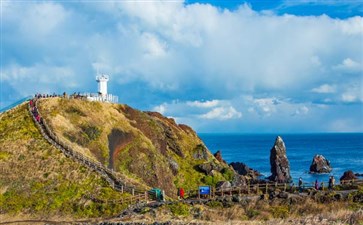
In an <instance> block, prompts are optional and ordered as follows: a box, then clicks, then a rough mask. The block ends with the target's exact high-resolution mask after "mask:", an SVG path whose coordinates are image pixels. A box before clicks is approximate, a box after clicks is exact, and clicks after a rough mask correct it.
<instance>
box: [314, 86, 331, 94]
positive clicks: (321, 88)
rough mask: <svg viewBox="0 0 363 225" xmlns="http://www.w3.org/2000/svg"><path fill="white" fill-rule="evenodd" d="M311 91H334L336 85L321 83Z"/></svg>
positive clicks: (324, 92)
mask: <svg viewBox="0 0 363 225" xmlns="http://www.w3.org/2000/svg"><path fill="white" fill-rule="evenodd" d="M311 91H312V92H315V93H323V94H326V93H335V91H336V87H335V86H333V85H329V84H322V85H320V86H319V87H316V88H313V89H312V90H311Z"/></svg>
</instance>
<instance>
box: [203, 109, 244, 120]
mask: <svg viewBox="0 0 363 225" xmlns="http://www.w3.org/2000/svg"><path fill="white" fill-rule="evenodd" d="M199 117H200V118H203V119H219V120H228V119H235V118H241V117H242V113H241V112H238V111H237V110H236V109H235V108H233V107H232V106H229V107H226V108H225V107H217V108H214V109H212V110H211V111H209V112H207V113H206V114H203V115H200V116H199Z"/></svg>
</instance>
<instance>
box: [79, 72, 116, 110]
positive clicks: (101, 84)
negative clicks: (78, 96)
mask: <svg viewBox="0 0 363 225" xmlns="http://www.w3.org/2000/svg"><path fill="white" fill-rule="evenodd" d="M109 80H110V78H109V76H108V75H105V74H102V75H97V76H96V81H97V83H98V93H97V94H96V93H84V94H83V95H84V96H86V97H87V99H88V100H90V101H99V102H111V103H117V102H118V96H116V95H112V94H108V93H107V82H108V81H109Z"/></svg>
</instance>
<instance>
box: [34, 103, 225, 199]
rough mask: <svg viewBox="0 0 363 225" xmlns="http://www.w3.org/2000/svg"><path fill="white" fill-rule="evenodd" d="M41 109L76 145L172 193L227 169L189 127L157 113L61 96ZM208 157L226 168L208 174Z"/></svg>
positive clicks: (59, 132) (57, 131)
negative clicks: (205, 166) (205, 165)
mask: <svg viewBox="0 0 363 225" xmlns="http://www.w3.org/2000/svg"><path fill="white" fill-rule="evenodd" d="M39 111H40V113H41V114H42V116H43V118H44V119H45V120H46V121H47V123H48V125H50V127H51V129H52V130H53V131H54V133H55V134H56V135H57V136H58V137H59V138H60V139H61V140H63V141H64V142H65V143H67V144H68V145H69V146H71V147H72V148H73V149H74V150H76V151H79V152H81V153H82V154H85V155H87V156H89V157H93V158H94V159H97V160H98V161H100V162H101V163H103V164H104V165H106V166H108V167H109V168H112V169H113V170H115V171H118V172H121V173H123V174H126V175H128V177H130V178H132V179H135V180H137V181H139V182H141V183H146V184H147V185H148V186H150V187H158V188H161V189H164V190H165V191H166V193H167V194H168V195H169V196H175V195H176V190H177V188H178V187H184V188H186V189H191V188H193V189H195V188H197V186H198V185H201V184H203V183H207V184H208V182H209V181H210V180H213V181H214V182H216V181H218V180H224V179H225V176H223V172H225V171H228V168H227V166H226V165H222V164H221V163H220V162H218V161H217V160H216V159H215V158H214V156H213V155H212V154H211V153H210V152H209V151H208V150H207V149H206V147H205V146H204V144H203V142H202V141H201V140H200V139H199V138H198V136H197V135H196V133H195V132H194V131H193V130H192V129H191V128H190V127H188V126H186V125H178V124H176V123H175V121H174V120H173V119H170V118H166V117H164V116H162V115H161V114H159V113H156V112H141V111H138V110H135V109H133V108H131V107H129V106H127V105H119V104H109V103H100V102H88V101H84V100H77V99H70V100H68V99H61V98H50V99H42V100H41V101H40V102H39ZM207 162H209V163H211V162H212V163H213V164H218V165H219V164H220V165H221V167H223V168H224V167H226V169H225V170H219V171H215V173H213V179H210V175H208V174H205V173H203V172H202V171H200V170H199V169H198V165H200V164H203V163H207ZM222 171H223V172H222ZM207 177H208V179H207Z"/></svg>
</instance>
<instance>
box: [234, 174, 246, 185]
mask: <svg viewBox="0 0 363 225" xmlns="http://www.w3.org/2000/svg"><path fill="white" fill-rule="evenodd" d="M231 184H232V186H244V185H247V184H248V179H247V177H246V176H243V175H239V174H236V175H235V176H234V177H233V180H232V181H231Z"/></svg>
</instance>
